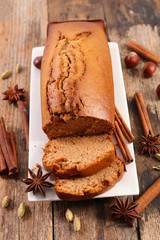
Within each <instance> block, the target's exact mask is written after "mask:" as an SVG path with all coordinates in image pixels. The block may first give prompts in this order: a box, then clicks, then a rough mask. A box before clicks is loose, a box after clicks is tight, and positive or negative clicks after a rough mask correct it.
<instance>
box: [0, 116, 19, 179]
mask: <svg viewBox="0 0 160 240" xmlns="http://www.w3.org/2000/svg"><path fill="white" fill-rule="evenodd" d="M18 171H19V170H18V159H17V153H16V142H15V135H14V132H13V131H10V132H7V131H6V127H5V122H4V118H3V117H0V173H1V174H7V173H8V175H9V176H12V175H14V174H16V173H18Z"/></svg>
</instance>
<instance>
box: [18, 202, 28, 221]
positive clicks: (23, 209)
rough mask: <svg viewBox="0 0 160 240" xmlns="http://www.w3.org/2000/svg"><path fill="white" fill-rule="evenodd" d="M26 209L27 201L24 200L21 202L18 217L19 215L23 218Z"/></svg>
mask: <svg viewBox="0 0 160 240" xmlns="http://www.w3.org/2000/svg"><path fill="white" fill-rule="evenodd" d="M25 209H26V207H25V203H24V202H22V203H21V204H20V206H19V208H18V217H19V218H22V217H23V216H24V214H25Z"/></svg>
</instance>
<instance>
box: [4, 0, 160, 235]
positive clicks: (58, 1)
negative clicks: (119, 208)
mask: <svg viewBox="0 0 160 240" xmlns="http://www.w3.org/2000/svg"><path fill="white" fill-rule="evenodd" d="M0 6H1V14H0V38H1V44H0V73H2V72H4V71H5V70H7V69H11V70H12V76H11V77H10V78H9V79H7V80H0V90H1V91H0V99H2V92H3V91H4V90H5V89H6V88H7V87H8V86H10V85H14V84H15V83H18V85H19V87H23V88H25V90H26V91H27V101H28V103H29V90H30V60H31V51H32V48H33V47H35V46H41V45H44V42H45V38H46V26H47V23H48V22H49V21H61V20H71V19H98V18H102V19H105V20H106V21H107V33H108V40H109V41H112V42H114V41H115V42H118V44H119V49H120V55H121V60H122V68H123V75H124V82H125V88H126V94H127V100H128V106H129V114H130V120H131V126H132V131H133V133H134V135H135V137H136V141H135V144H134V147H135V154H136V163H137V170H138V177H139V184H140V194H142V193H143V192H144V191H145V190H146V189H147V188H148V187H149V186H150V185H151V184H152V183H153V182H154V181H155V180H156V179H157V178H158V177H159V172H156V171H154V170H152V167H153V166H155V165H158V161H157V160H156V159H154V158H150V157H147V156H140V154H139V153H140V148H139V146H138V144H137V142H138V140H139V137H140V136H141V135H142V134H143V132H142V129H141V125H140V120H139V117H138V113H137V109H136V105H135V102H134V99H133V96H134V93H135V92H136V91H141V92H142V93H143V95H144V98H145V102H146V105H147V110H148V113H149V117H150V119H151V123H152V126H153V129H154V131H155V133H157V132H158V131H160V124H159V123H160V120H159V119H160V104H159V103H160V101H159V100H158V98H157V96H156V93H155V90H156V87H157V85H158V84H159V83H160V70H159V69H158V70H157V71H156V75H155V76H154V77H153V78H150V79H144V78H143V76H142V68H143V65H144V62H143V61H141V63H140V64H139V65H138V68H136V69H135V70H128V69H126V67H125V65H124V57H125V55H126V54H127V52H128V50H127V49H126V47H125V45H124V44H125V43H126V42H127V40H128V39H134V40H136V41H137V42H139V43H141V44H143V45H144V46H146V47H148V48H149V49H151V50H153V51H154V52H155V53H157V54H159V55H160V26H159V24H160V1H159V0H132V1H129V0H128V1H127V0H119V1H117V0H99V1H98V0H70V1H65V0H54V1H52V0H48V1H47V0H37V1H33V0H29V1H28V0H14V1H12V0H1V1H0ZM19 62H20V63H21V64H22V66H23V71H22V72H21V73H20V74H19V75H17V74H16V71H15V68H16V65H17V63H19ZM0 115H1V116H4V118H5V121H6V125H7V128H8V129H9V130H10V129H13V130H14V131H15V134H16V142H17V152H18V159H19V167H20V174H19V176H18V177H17V178H16V179H10V178H8V177H2V178H0V203H1V201H2V199H3V197H4V196H5V195H9V196H10V197H11V199H12V201H11V204H10V205H9V208H8V209H2V208H1V207H0V240H1V239H4V240H18V239H22V240H28V239H29V240H32V239H38V240H43V239H47V240H48V239H56V240H62V239H63V240H65V239H66V240H68V239H77V240H78V239H99V240H102V239H109V240H112V239H119V240H121V239H122V240H124V239H127V240H128V239H134V240H136V239H141V240H152V239H153V240H155V239H159V238H160V196H159V197H157V198H156V199H155V200H154V201H153V202H152V203H151V204H150V205H149V206H148V207H147V208H146V209H145V210H144V211H143V213H142V214H141V219H140V220H138V222H137V221H135V224H134V227H133V228H129V227H127V225H126V224H125V223H124V222H123V221H114V220H113V219H112V217H111V213H110V211H109V208H108V207H109V205H111V204H113V198H108V199H98V200H88V201H83V202H70V203H68V202H54V203H51V202H43V203H31V202H28V200H27V195H25V194H24V190H25V186H24V185H23V184H22V183H21V182H20V179H21V178H24V177H26V175H27V164H28V163H27V161H28V152H27V151H26V149H25V139H24V134H23V129H22V123H21V117H20V114H19V112H18V109H17V108H16V106H14V105H11V106H9V105H8V103H7V102H4V101H2V100H0ZM136 198H137V196H136V197H135V198H134V199H136ZM131 200H133V197H131ZM21 201H24V202H25V203H26V205H27V211H26V215H25V216H24V218H22V219H21V220H19V219H18V216H17V208H18V206H19V204H20V203H21ZM67 208H69V209H70V210H71V211H73V213H74V214H76V215H77V216H78V217H79V218H80V220H81V225H82V227H81V230H80V231H79V232H74V230H73V225H72V224H71V223H69V222H67V221H66V219H65V217H64V213H65V211H66V209H67Z"/></svg>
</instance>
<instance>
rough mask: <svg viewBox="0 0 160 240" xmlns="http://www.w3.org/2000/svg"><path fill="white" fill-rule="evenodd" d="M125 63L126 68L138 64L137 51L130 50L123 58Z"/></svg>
mask: <svg viewBox="0 0 160 240" xmlns="http://www.w3.org/2000/svg"><path fill="white" fill-rule="evenodd" d="M124 61H125V64H126V66H127V67H128V68H132V67H135V66H137V65H138V63H139V57H138V55H137V53H135V52H130V53H129V54H128V55H127V56H126V57H125V59H124Z"/></svg>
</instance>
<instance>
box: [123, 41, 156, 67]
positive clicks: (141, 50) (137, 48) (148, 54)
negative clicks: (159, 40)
mask: <svg viewBox="0 0 160 240" xmlns="http://www.w3.org/2000/svg"><path fill="white" fill-rule="evenodd" d="M126 46H127V48H129V49H131V50H133V51H134V52H136V53H138V54H139V55H140V56H142V57H144V58H145V59H147V60H149V61H152V62H155V63H156V64H158V65H159V64H160V56H158V55H157V54H155V53H153V52H152V51H150V50H148V49H147V48H145V47H143V46H142V45H140V44H139V43H137V42H135V41H133V40H130V41H129V42H128V43H127V44H126Z"/></svg>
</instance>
